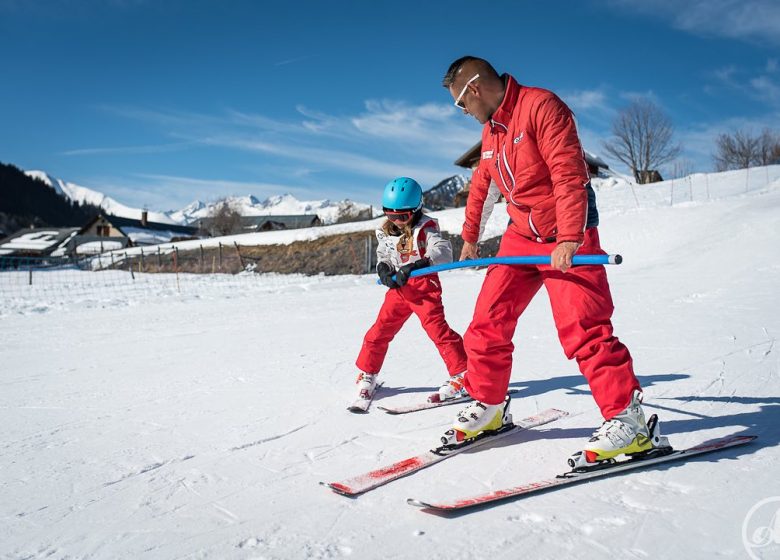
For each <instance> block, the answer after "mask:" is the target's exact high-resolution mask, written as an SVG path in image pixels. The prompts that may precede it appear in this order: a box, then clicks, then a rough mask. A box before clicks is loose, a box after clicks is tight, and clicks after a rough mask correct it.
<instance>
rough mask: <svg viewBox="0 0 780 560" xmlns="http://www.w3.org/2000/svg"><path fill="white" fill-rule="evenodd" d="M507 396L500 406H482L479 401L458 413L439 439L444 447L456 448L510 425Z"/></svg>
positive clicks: (508, 398)
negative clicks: (450, 426)
mask: <svg viewBox="0 0 780 560" xmlns="http://www.w3.org/2000/svg"><path fill="white" fill-rule="evenodd" d="M509 401H510V397H509V395H507V396H506V398H505V399H504V402H502V403H501V404H484V403H481V402H479V401H474V402H472V403H470V404H469V405H468V406H467V407H466V408H464V409H463V410H461V411H460V412H459V413H458V417H457V418H456V419H455V422H454V423H453V425H452V428H451V429H449V430H447V431H446V432H445V433H444V435H443V436H442V437H441V442H442V444H443V445H444V446H457V445H461V444H463V443H464V442H468V441H470V440H473V439H475V438H479V437H480V436H482V435H483V434H490V433H491V432H497V431H498V430H500V429H501V428H503V427H504V426H507V425H509V426H511V425H512V415H511V414H510V413H509Z"/></svg>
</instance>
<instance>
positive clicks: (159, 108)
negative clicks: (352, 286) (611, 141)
mask: <svg viewBox="0 0 780 560" xmlns="http://www.w3.org/2000/svg"><path fill="white" fill-rule="evenodd" d="M464 54H472V55H476V56H481V57H484V58H487V59H488V60H490V61H491V62H492V63H493V65H494V66H496V68H497V69H498V70H499V72H509V73H511V74H513V75H514V76H515V77H516V78H517V79H518V80H519V81H520V82H521V83H523V84H528V85H535V86H541V87H546V88H549V89H552V90H553V91H555V92H556V93H558V94H559V95H560V96H561V97H562V98H563V99H564V100H565V101H566V102H567V103H569V105H570V106H571V107H572V108H573V109H574V111H575V112H576V114H577V116H578V120H579V125H580V132H581V136H582V139H583V144H584V146H585V148H586V149H588V150H589V151H591V152H594V153H597V154H600V155H602V157H603V150H602V147H601V145H602V142H603V141H604V140H605V139H607V138H609V135H610V133H609V130H610V125H611V122H612V119H613V118H614V116H615V114H616V112H617V111H618V110H619V109H620V108H621V107H624V106H625V105H626V104H627V103H628V102H629V101H630V99H631V98H632V97H634V96H637V95H647V96H650V97H651V98H652V99H653V100H654V101H655V102H656V103H658V104H659V105H660V106H661V107H662V108H663V109H664V110H665V111H666V112H667V113H668V114H669V116H670V117H671V119H672V122H673V123H674V125H675V128H676V131H677V137H676V138H677V140H678V141H679V142H681V144H682V145H683V156H682V157H683V158H684V159H685V160H686V166H687V167H689V168H691V169H693V170H696V171H709V170H711V169H712V161H711V154H712V151H713V139H714V138H715V136H717V135H718V134H720V133H722V132H728V131H733V130H736V129H743V130H753V131H760V130H761V129H763V128H764V127H770V128H774V129H776V130H780V2H778V1H777V0H766V1H762V0H754V1H751V0H742V1H732V0H709V1H699V0H690V1H686V2H678V1H673V0H642V1H634V0H604V1H596V0H583V1H580V2H575V1H567V2H547V3H545V2H531V1H527V2H526V1H516V2H504V1H498V2H475V1H470V2H463V1H460V0H451V1H447V2H424V1H420V0H418V1H416V2H408V1H405V0H394V1H384V0H373V1H340V0H331V1H327V2H326V1H322V2H320V1H309V0H298V1H296V2H290V3H282V2H262V1H254V2H253V1H248V0H246V1H244V0H222V1H219V2H218V1H205V0H155V1H152V0H148V1H147V0H49V1H47V0H39V1H35V2H32V1H26V0H0V64H2V66H1V67H2V80H0V161H1V162H3V163H12V164H14V165H16V166H18V167H21V168H22V169H40V170H44V171H47V172H48V173H50V174H52V175H54V176H56V177H60V178H63V179H65V180H68V181H72V182H75V183H78V184H81V185H84V186H87V187H90V188H94V189H96V190H100V191H102V192H104V193H106V194H108V195H109V196H112V197H113V198H116V199H117V200H119V201H120V202H122V203H124V204H128V205H131V206H137V207H140V206H144V205H146V206H148V207H149V208H151V209H155V210H168V209H178V208H181V207H183V206H184V205H186V204H187V203H189V202H191V201H193V200H195V199H200V200H204V201H213V200H216V199H218V198H220V197H224V196H228V195H246V194H254V195H255V196H257V197H258V198H260V199H263V198H265V197H267V196H271V195H276V194H282V193H291V194H293V195H295V196H296V197H298V198H300V199H305V200H319V199H323V198H330V199H333V200H341V199H343V198H351V199H353V200H357V201H360V202H366V203H378V201H379V200H380V198H381V190H382V187H383V186H384V184H385V183H386V182H387V181H388V180H389V179H391V178H392V177H393V176H396V175H409V176H412V177H415V178H416V179H417V180H418V181H420V183H421V184H422V185H423V187H424V188H429V187H430V186H432V185H433V184H435V183H436V182H438V181H440V180H441V179H444V178H445V177H448V176H450V175H453V174H455V173H458V172H463V171H464V170H461V169H460V168H457V167H455V166H454V165H453V163H452V162H453V161H454V160H455V159H456V158H457V157H458V156H459V155H461V154H462V153H463V152H464V151H465V150H466V149H468V148H469V147H470V146H472V145H473V144H474V143H475V142H476V141H477V140H478V139H479V133H480V126H479V125H478V123H477V122H476V121H474V120H473V118H472V117H466V116H464V115H462V114H461V113H459V112H458V111H456V110H455V108H454V107H453V106H452V103H451V98H450V97H449V95H448V94H447V91H446V90H445V89H444V88H442V87H441V85H440V84H441V77H442V75H443V73H444V72H445V71H446V69H447V67H448V66H449V63H450V62H451V61H452V60H454V59H455V58H458V57H460V56H462V55H464ZM610 163H611V164H613V167H616V168H618V169H619V170H622V169H621V167H620V165H619V164H618V163H617V162H610Z"/></svg>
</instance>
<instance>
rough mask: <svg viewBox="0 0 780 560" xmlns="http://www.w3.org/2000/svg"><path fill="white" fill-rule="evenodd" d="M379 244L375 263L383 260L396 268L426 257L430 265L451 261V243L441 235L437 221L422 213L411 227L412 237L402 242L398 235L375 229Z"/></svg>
mask: <svg viewBox="0 0 780 560" xmlns="http://www.w3.org/2000/svg"><path fill="white" fill-rule="evenodd" d="M376 238H377V241H379V245H378V246H377V248H376V256H377V264H379V263H380V262H384V263H387V264H389V265H390V266H392V267H393V268H394V269H395V270H398V269H399V268H401V267H402V266H404V265H405V264H409V263H411V262H415V261H418V260H420V259H422V258H424V257H428V259H430V261H431V265H436V264H444V263H448V262H452V244H450V242H449V240H447V239H444V238H443V237H442V236H441V231H440V230H439V222H438V221H436V219H434V218H431V217H430V216H426V215H425V214H423V215H422V216H421V217H420V220H419V221H418V222H417V225H415V226H414V228H413V229H412V239H411V240H408V241H410V242H407V243H406V244H403V243H402V241H403V240H402V239H401V236H400V235H387V234H386V233H385V232H384V231H383V230H381V229H378V230H376Z"/></svg>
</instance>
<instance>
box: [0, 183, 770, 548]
mask: <svg viewBox="0 0 780 560" xmlns="http://www.w3.org/2000/svg"><path fill="white" fill-rule="evenodd" d="M751 173H752V175H753V177H761V181H758V179H756V182H753V179H748V181H745V179H746V177H745V174H744V173H742V174H740V173H734V174H732V175H729V174H723V175H719V176H714V175H713V176H710V177H708V178H707V181H705V180H704V178H703V177H702V178H701V179H702V180H701V182H699V181H698V180H692V181H691V186H692V187H693V199H694V201H693V202H691V201H690V200H687V201H686V200H685V196H683V197H682V198H681V199H680V200H679V201H677V198H676V197H677V194H679V193H683V192H684V193H685V195H686V196H688V198H689V199H690V195H689V193H688V192H687V191H684V190H683V187H682V186H680V185H685V182H682V183H680V185H676V186H675V188H674V192H675V193H677V194H675V202H674V204H671V202H672V201H671V200H670V199H669V195H670V194H671V193H672V189H671V185H670V184H665V185H660V186H657V190H652V189H651V190H643V191H641V192H637V193H636V198H635V196H634V194H632V192H631V190H630V189H628V190H621V187H620V186H619V185H613V186H612V187H606V186H602V187H601V188H600V191H599V195H600V203H601V211H602V225H601V227H600V232H601V237H602V242H603V245H604V247H605V248H606V249H607V250H609V251H611V252H619V253H622V254H623V255H624V257H625V262H624V264H622V265H621V266H617V267H611V268H610V270H609V277H610V284H611V287H612V290H613V296H614V299H615V303H616V311H615V316H614V323H615V328H616V333H617V334H618V336H620V338H621V339H622V340H623V341H624V342H625V343H626V344H627V345H628V347H629V348H630V349H631V352H632V355H633V358H634V363H635V367H636V372H637V374H638V376H639V379H640V381H641V382H642V384H643V386H644V389H645V403H646V410H647V412H648V413H657V414H659V416H660V418H661V423H662V424H661V425H662V428H663V430H664V432H665V433H666V434H667V435H668V436H669V438H670V440H671V442H672V444H673V445H675V446H678V447H685V446H689V445H692V444H695V443H699V442H702V441H706V440H708V439H711V438H715V437H720V436H725V435H730V434H755V435H758V440H756V442H755V443H754V444H751V445H750V446H746V447H743V448H740V449H734V450H731V451H726V452H723V453H721V454H718V455H711V456H707V457H703V458H700V459H697V460H694V461H690V462H686V463H678V464H670V465H668V466H665V467H663V468H658V469H650V470H647V471H643V472H637V473H634V474H629V475H625V476H616V477H613V478H610V479H605V480H601V481H599V482H594V483H588V484H585V485H580V486H575V487H571V488H569V489H567V490H565V491H561V492H552V493H547V494H542V495H539V496H536V497H533V498H529V499H526V500H519V501H511V502H508V503H504V504H502V505H499V506H496V507H493V508H490V509H485V510H481V511H477V512H474V513H471V514H469V515H466V516H463V517H457V518H451V519H445V518H439V517H435V516H431V515H427V514H425V513H422V512H420V511H419V510H417V509H414V508H412V507H409V506H407V505H406V504H405V498H407V497H417V498H422V499H434V500H435V499H437V498H446V497H451V496H455V495H462V494H473V493H478V492H483V491H487V490H490V489H495V488H502V487H505V486H509V485H515V484H523V483H528V482H531V481H534V480H537V479H539V478H547V477H550V476H552V475H554V474H556V473H558V472H560V471H561V470H562V469H563V468H565V459H566V457H568V455H569V454H570V453H571V452H572V451H573V450H574V449H576V448H577V447H578V446H580V445H581V444H582V442H583V441H584V440H585V439H587V438H588V437H589V436H590V434H591V432H592V430H593V429H594V428H595V427H596V426H598V424H599V423H600V421H601V419H600V417H599V414H598V410H597V408H596V406H595V404H594V402H593V400H592V398H591V397H590V394H589V392H588V387H587V385H586V383H585V381H584V379H583V377H582V376H580V375H579V373H578V371H577V367H576V364H574V363H572V362H569V361H567V360H566V359H565V357H564V356H563V352H562V351H561V348H560V345H559V343H558V340H557V336H556V334H555V330H554V326H553V322H552V318H551V316H550V309H549V303H548V301H547V298H546V296H545V295H544V294H539V295H538V296H537V298H536V299H535V300H534V301H533V302H532V304H531V306H530V307H529V308H528V310H527V312H526V314H524V316H523V317H522V318H521V320H520V322H519V325H518V329H517V333H516V336H515V339H514V342H515V344H516V350H515V355H514V358H515V361H514V370H513V375H512V380H511V386H512V387H514V388H517V389H519V391H520V392H519V393H518V394H517V396H516V398H515V399H514V401H513V405H512V406H513V412H514V414H516V415H517V416H526V415H528V414H531V413H534V412H536V411H538V410H542V409H544V408H547V407H558V408H563V409H565V410H568V411H569V412H571V413H572V416H570V417H569V418H568V419H566V420H563V421H559V422H557V423H555V424H552V425H550V426H548V427H545V428H543V429H539V430H535V431H533V432H528V433H525V434H518V435H517V436H512V437H509V438H507V439H506V440H504V441H502V442H501V443H500V444H497V445H495V446H492V447H486V448H483V449H482V450H480V451H478V452H474V453H464V454H462V455H459V456H457V457H454V458H452V459H450V460H448V461H445V462H444V463H441V464H439V465H436V466H433V467H431V468H429V469H427V470H424V471H422V472H420V473H418V474H415V475H413V476H411V477H408V478H403V479H400V480H398V481H396V482H394V483H392V484H390V485H388V486H386V487H384V488H380V489H377V490H374V491H372V492H369V493H367V494H365V495H363V496H361V497H359V498H357V499H347V498H343V497H341V496H337V495H335V494H333V493H331V492H329V491H328V490H326V489H325V488H323V487H321V486H319V485H318V482H319V481H330V480H337V479H340V478H343V477H346V476H349V475H355V474H358V473H360V472H364V471H367V470H369V469H373V468H377V467H380V466H383V465H386V464H388V463H389V462H392V461H395V460H398V459H401V458H404V457H407V456H409V455H411V454H414V453H417V452H420V451H423V450H425V449H428V448H429V447H430V446H432V445H434V444H435V442H436V441H437V439H438V436H439V435H440V433H441V432H442V431H443V430H445V429H446V428H447V427H448V425H449V423H450V422H451V421H452V419H453V417H454V415H455V413H456V412H457V407H449V408H443V409H438V410H431V411H426V412H420V413H416V414H412V415H406V416H389V415H386V414H383V413H381V411H379V410H377V409H376V408H373V409H372V410H371V411H370V413H369V414H367V415H353V414H349V413H348V412H346V411H345V410H344V407H345V405H346V403H347V402H348V400H349V398H350V397H351V395H352V390H353V383H354V378H355V374H356V371H355V366H354V365H353V364H354V359H355V357H356V355H357V352H358V351H359V348H360V344H361V341H362V336H363V334H364V333H365V330H366V329H367V328H368V327H369V326H370V325H371V323H372V322H373V320H374V319H375V316H376V312H377V310H378V308H379V305H380V303H381V300H382V298H383V293H384V289H383V288H381V287H378V286H376V285H375V283H374V277H373V276H341V277H302V276H279V275H252V274H247V275H239V276H235V277H233V276H230V277H220V276H217V275H207V276H190V275H179V277H178V278H177V277H175V276H173V275H170V276H168V275H143V274H137V273H136V274H135V279H134V280H133V279H131V278H130V275H129V273H127V272H122V271H114V272H100V273H88V272H84V273H77V272H74V271H67V272H63V273H57V272H53V273H46V274H45V275H44V274H41V275H39V277H45V278H44V279H43V280H34V283H33V286H32V287H30V286H27V284H26V281H27V276H26V273H0V292H2V290H3V289H8V288H7V286H8V282H10V281H11V279H12V278H14V277H15V276H13V275H16V274H18V275H19V276H20V278H21V280H22V281H21V282H20V284H19V287H18V288H14V290H15V291H13V292H12V295H10V296H9V295H7V294H6V293H2V294H0V295H2V297H0V314H1V315H2V320H0V337H2V340H3V341H4V345H3V360H2V367H0V385H2V387H3V389H2V391H0V425H2V427H3V429H2V434H3V436H2V444H0V472H2V476H0V495H1V496H2V497H3V499H2V500H0V518H2V519H3V523H2V524H0V557H8V558H43V557H48V558H66V557H68V558H84V559H93V558H141V557H143V558H151V559H158V558H160V559H163V558H164V559H167V558H209V559H211V558H213V559H223V558H227V559H249V558H267V559H290V558H292V559H310V558H323V559H324V558H327V559H336V558H361V559H363V558H367V559H382V560H388V559H401V558H431V559H447V560H449V559H451V558H490V559H498V558H506V559H514V558H543V559H553V558H696V559H698V558H702V559H704V558H707V559H709V558H751V557H753V558H763V559H767V560H768V559H770V558H778V557H780V544H778V539H777V536H778V533H777V530H778V529H777V527H778V526H777V519H778V510H779V509H780V500H779V499H778V496H780V485H778V478H777V465H778V463H780V359H779V358H778V357H779V356H780V354H779V353H778V348H777V346H778V336H779V333H780V314H779V313H778V295H777V287H778V286H779V285H780V264H779V263H778V262H777V259H776V255H777V247H778V246H780V181H778V180H777V176H778V175H779V174H780V168H777V169H767V170H764V169H761V170H751ZM746 185H747V188H746ZM678 187H679V190H678ZM610 188H612V189H613V190H608V189H610ZM699 188H701V192H702V193H705V194H702V198H701V199H699V198H698V193H699ZM707 188H709V190H710V193H709V197H707V196H706V189H707ZM718 189H720V190H718ZM716 190H717V193H718V196H716ZM727 192H730V194H726V193H727ZM613 204H614V206H612V205H613ZM458 211H459V212H461V214H460V218H461V219H462V212H463V210H462V209H459V210H458ZM456 214H457V211H456V210H448V211H445V212H442V213H439V214H438V216H440V218H441V219H442V221H443V222H449V221H451V222H452V224H453V227H455V225H456V223H457V215H456ZM339 227H345V226H333V228H319V230H320V231H322V230H324V231H332V230H333V229H335V228H339ZM286 233H287V235H288V236H289V237H288V238H292V237H293V234H294V232H286ZM269 235H270V234H269ZM58 274H63V275H65V274H68V275H69V276H65V277H63V278H62V279H61V280H59V282H60V284H62V283H63V282H67V288H62V289H60V290H59V291H57V290H56V285H57V282H58V280H57V276H56V275H58ZM484 274H485V272H484V271H475V270H466V271H455V272H449V273H443V274H441V275H440V278H441V281H442V284H443V293H444V304H445V309H446V313H447V319H448V321H449V322H450V324H451V325H452V327H453V328H455V329H456V330H457V331H459V332H463V331H464V330H465V328H466V327H467V325H468V324H469V321H470V319H471V315H472V311H473V307H474V303H475V298H476V296H477V293H478V291H479V287H480V284H481V282H482V279H483V278H484ZM6 275H11V276H6ZM79 275H81V276H79ZM36 282H38V283H36ZM47 284H48V288H47ZM22 290H27V291H26V292H25V291H22ZM445 376H446V372H445V370H444V367H443V364H442V362H441V359H440V357H439V356H438V354H437V353H436V350H435V348H434V346H433V345H432V344H431V342H430V341H429V340H428V338H427V337H426V336H425V333H424V332H423V330H422V328H421V327H420V324H419V322H418V321H416V320H411V321H409V322H408V323H407V324H406V325H405V326H404V328H403V329H402V330H401V332H400V333H399V335H398V336H397V337H396V339H395V340H394V341H393V342H392V344H391V346H390V352H389V354H388V357H387V360H386V362H385V367H384V369H383V371H382V377H383V378H384V382H385V388H384V390H383V392H382V393H380V395H379V399H380V403H381V402H383V403H384V404H390V403H392V404H403V403H410V402H415V401H418V400H420V399H424V398H425V396H426V394H427V393H429V392H430V391H432V390H434V389H435V387H437V386H438V385H439V384H440V383H441V381H442V380H443V379H444V378H445ZM761 538H763V539H764V540H763V541H761V540H760V539H761ZM751 554H752V556H750V555H751Z"/></svg>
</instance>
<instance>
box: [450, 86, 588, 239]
mask: <svg viewBox="0 0 780 560" xmlns="http://www.w3.org/2000/svg"><path fill="white" fill-rule="evenodd" d="M504 78H505V80H506V92H505V94H504V99H503V101H502V102H501V106H500V107H499V108H498V109H497V110H496V112H495V113H494V114H493V117H492V118H491V119H490V121H488V122H487V123H485V126H484V128H483V129H482V159H481V160H480V163H479V167H477V169H476V170H475V171H474V175H473V177H472V180H471V188H470V191H469V197H468V202H467V203H466V220H465V223H464V224H463V232H462V234H461V235H462V237H463V239H464V240H465V241H468V242H470V243H476V242H477V241H478V240H479V231H480V221H481V219H482V209H483V206H484V203H485V198H486V196H487V193H488V188H489V187H490V181H491V179H492V180H493V181H495V182H496V184H497V185H498V188H499V189H500V190H501V192H502V193H503V195H504V197H505V198H506V200H507V210H508V212H509V217H510V218H511V220H512V223H513V224H514V226H515V227H516V228H517V229H518V231H519V233H520V234H521V235H523V236H525V237H527V238H529V239H533V240H534V241H538V242H539V243H550V242H553V241H557V242H558V243H560V242H562V241H577V242H582V240H583V234H584V231H585V226H586V223H587V219H588V193H587V192H586V186H587V185H588V183H589V182H590V178H589V175H588V166H587V164H586V163H585V155H584V153H583V151H582V146H581V145H580V141H579V137H578V136H577V128H576V125H575V122H574V116H573V115H572V112H571V110H570V109H569V108H568V107H567V106H566V104H565V103H564V102H563V101H561V100H560V99H559V98H558V97H557V96H556V95H555V94H554V93H552V92H551V91H547V90H544V89H540V88H534V87H526V86H522V85H520V84H518V83H517V81H516V80H515V79H514V78H513V77H512V76H510V75H508V74H505V75H504ZM593 210H595V208H594V209H593ZM589 225H591V224H589Z"/></svg>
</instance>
